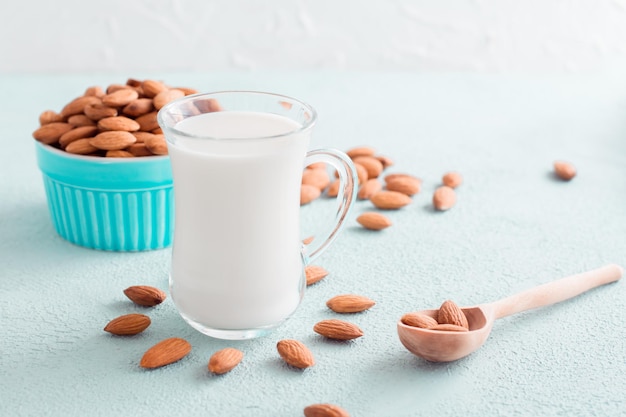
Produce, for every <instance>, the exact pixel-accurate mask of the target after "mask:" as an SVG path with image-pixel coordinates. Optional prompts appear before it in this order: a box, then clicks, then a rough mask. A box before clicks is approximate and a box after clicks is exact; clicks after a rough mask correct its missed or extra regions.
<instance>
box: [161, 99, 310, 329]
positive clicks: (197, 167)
mask: <svg viewBox="0 0 626 417" xmlns="http://www.w3.org/2000/svg"><path fill="white" fill-rule="evenodd" d="M175 128H176V129H177V130H179V131H182V132H185V133H187V134H192V135H197V136H202V137H215V138H225V139H206V138H189V137H182V136H180V135H179V136H176V137H175V139H174V142H175V143H174V144H171V143H170V144H169V145H168V146H169V153H170V157H171V162H172V170H173V174H174V193H175V204H176V206H175V210H176V221H175V230H174V246H173V256H172V270H171V279H170V285H171V294H172V298H173V300H174V302H175V304H176V306H177V307H178V309H179V311H180V312H181V314H182V315H183V316H184V317H185V318H186V319H187V320H190V321H192V322H195V326H196V327H198V326H200V327H203V326H204V327H208V328H212V329H229V330H232V329H251V328H257V327H262V326H271V325H274V324H277V323H279V322H281V321H282V320H284V319H285V318H286V317H288V316H289V315H290V314H291V313H292V312H293V311H294V310H295V309H296V307H297V306H298V303H299V302H300V297H301V295H302V294H301V292H302V289H303V282H302V279H303V276H302V275H303V269H302V268H303V264H302V258H301V253H300V250H301V243H300V242H301V236H300V226H299V221H300V220H299V211H300V181H301V175H302V168H303V166H302V165H303V161H304V158H305V154H306V151H307V148H308V144H309V133H308V132H305V133H303V132H296V133H294V134H291V135H288V136H280V137H276V138H267V137H268V136H276V135H284V134H286V133H289V132H294V131H297V130H298V129H299V128H300V125H299V124H297V123H296V122H294V121H292V120H290V119H288V118H286V117H283V116H278V115H273V114H266V113H256V112H240V111H223V112H214V113H207V114H202V115H199V116H194V117H191V118H188V119H185V120H183V121H181V122H179V123H178V124H177V125H176V126H175ZM258 137H263V138H262V139H254V138H258ZM192 324H194V323H192Z"/></svg>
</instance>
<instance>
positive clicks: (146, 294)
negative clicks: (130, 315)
mask: <svg viewBox="0 0 626 417" xmlns="http://www.w3.org/2000/svg"><path fill="white" fill-rule="evenodd" d="M124 294H126V297H128V298H129V299H130V300H131V301H132V302H133V303H135V304H139V305H140V306H145V307H153V306H155V305H157V304H161V303H162V302H163V301H164V300H165V298H166V297H167V296H166V295H165V293H164V292H163V291H161V290H160V289H158V288H155V287H151V286H149V285H134V286H132V287H128V288H126V289H125V290H124Z"/></svg>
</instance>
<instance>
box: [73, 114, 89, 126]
mask: <svg viewBox="0 0 626 417" xmlns="http://www.w3.org/2000/svg"><path fill="white" fill-rule="evenodd" d="M67 122H68V123H69V124H71V125H72V126H75V127H80V126H95V125H96V124H95V123H94V121H93V120H91V119H90V118H89V117H87V116H86V115H85V114H75V115H73V116H70V117H68V118H67Z"/></svg>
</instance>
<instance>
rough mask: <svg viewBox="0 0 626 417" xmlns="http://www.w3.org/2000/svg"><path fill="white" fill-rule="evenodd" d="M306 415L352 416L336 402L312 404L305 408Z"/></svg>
mask: <svg viewBox="0 0 626 417" xmlns="http://www.w3.org/2000/svg"><path fill="white" fill-rule="evenodd" d="M304 417H350V414H349V413H348V412H347V411H346V410H344V409H343V408H341V407H339V406H338V405H334V404H311V405H309V406H307V407H305V408H304Z"/></svg>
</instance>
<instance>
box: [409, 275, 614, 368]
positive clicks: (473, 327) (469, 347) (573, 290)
mask: <svg viewBox="0 0 626 417" xmlns="http://www.w3.org/2000/svg"><path fill="white" fill-rule="evenodd" d="M623 272H624V270H623V268H622V267H621V266H619V265H607V266H605V267H602V268H599V269H596V270H593V271H589V272H585V273H582V274H577V275H572V276H569V277H565V278H561V279H560V280H557V281H554V282H550V283H547V284H543V285H540V286H538V287H535V288H532V289H530V290H527V291H524V292H521V293H519V294H516V295H512V296H510V297H507V298H504V299H502V300H499V301H495V302H493V303H489V304H481V305H478V306H475V307H467V308H462V309H461V310H462V311H463V313H465V316H466V317H467V322H468V324H469V331H467V332H453V331H442V330H431V329H425V328H420V327H414V326H408V325H406V324H404V323H402V321H401V320H400V321H398V324H397V331H398V337H399V338H400V342H401V343H402V344H403V345H404V347H405V348H406V349H407V350H408V351H409V352H411V353H413V354H414V355H416V356H419V357H421V358H424V359H426V360H429V361H432V362H450V361H455V360H457V359H461V358H463V357H465V356H467V355H469V354H471V353H472V352H474V351H476V350H477V349H478V348H480V347H481V346H482V345H483V344H484V343H485V341H486V340H487V338H488V337H489V334H490V333H491V329H492V327H493V323H494V322H495V321H496V319H499V318H502V317H506V316H509V315H512V314H515V313H519V312H521V311H526V310H530V309H533V308H537V307H542V306H547V305H550V304H554V303H557V302H560V301H564V300H567V299H569V298H572V297H575V296H577V295H579V294H582V293H583V292H586V291H588V290H590V289H592V288H595V287H598V286H600V285H604V284H608V283H610V282H615V281H617V280H619V279H620V278H621V277H622V274H623ZM438 311H439V310H422V311H419V312H418V313H421V314H425V315H427V316H430V317H432V318H434V319H435V320H436V319H437V313H438Z"/></svg>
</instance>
